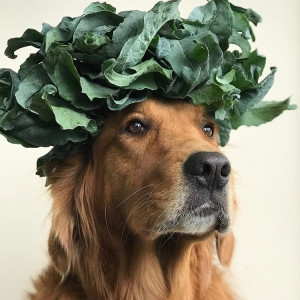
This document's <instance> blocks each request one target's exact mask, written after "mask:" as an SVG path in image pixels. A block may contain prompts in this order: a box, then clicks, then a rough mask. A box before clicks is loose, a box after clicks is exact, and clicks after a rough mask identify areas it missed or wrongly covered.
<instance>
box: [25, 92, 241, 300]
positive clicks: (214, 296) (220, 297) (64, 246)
mask: <svg viewBox="0 0 300 300" xmlns="http://www.w3.org/2000/svg"><path fill="white" fill-rule="evenodd" d="M105 118H106V119H105V123H104V126H103V128H102V130H101V132H100V134H99V135H98V136H97V137H96V138H95V139H94V140H93V141H92V142H91V143H89V144H88V145H86V146H83V147H82V148H81V149H80V150H79V151H78V152H77V153H76V154H74V155H71V156H69V157H68V158H66V159H64V160H57V161H55V162H52V163H50V164H49V166H48V174H49V175H48V181H49V184H50V191H51V196H52V198H53V205H52V226H51V230H50V236H49V254H50V258H51V262H50V265H49V266H48V267H47V268H46V269H45V270H44V271H43V272H42V273H41V275H40V276H39V277H38V278H37V279H36V280H35V282H34V285H35V292H33V293H31V294H30V299H32V300H54V299H55V300H56V299H59V300H75V299H76V300H84V299H89V300H196V299H197V300H202V299H203V300H229V299H233V298H234V291H233V290H232V288H231V286H230V284H229V283H228V282H227V280H226V273H227V269H228V267H229V265H230V262H231V258H232V254H233V249H234V236H233V233H232V223H233V221H234V218H235V214H236V210H237V201H236V198H235V195H234V191H233V175H232V172H231V166H230V162H229V161H228V159H227V158H226V157H225V156H224V154H222V152H221V150H220V148H219V146H218V129H217V126H216V124H215V123H214V122H213V120H212V119H210V118H209V117H208V116H207V115H206V113H205V110H204V108H203V107H202V106H195V105H193V104H191V103H189V102H187V101H183V100H178V101H177V100H168V99H162V98H151V99H148V100H146V101H143V102H140V103H135V104H132V105H129V106H128V107H126V108H125V109H123V110H121V111H116V112H110V113H108V114H107V115H106V117H105Z"/></svg>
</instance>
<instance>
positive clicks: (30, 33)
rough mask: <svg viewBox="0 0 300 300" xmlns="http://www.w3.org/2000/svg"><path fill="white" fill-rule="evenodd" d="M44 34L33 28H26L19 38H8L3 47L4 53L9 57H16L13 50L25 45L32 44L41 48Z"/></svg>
mask: <svg viewBox="0 0 300 300" xmlns="http://www.w3.org/2000/svg"><path fill="white" fill-rule="evenodd" d="M43 39H44V36H43V35H42V34H41V33H39V32H38V31H36V30H34V29H27V30H26V31H25V32H24V33H23V35H22V36H21V37H19V38H12V39H9V40H8V42H7V48H6V49H5V52H4V53H5V55H6V56H8V57H9V58H16V57H17V55H15V51H16V50H18V49H20V48H23V47H27V46H33V47H36V48H41V46H42V43H43Z"/></svg>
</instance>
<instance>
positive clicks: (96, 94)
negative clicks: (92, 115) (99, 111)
mask: <svg viewBox="0 0 300 300" xmlns="http://www.w3.org/2000/svg"><path fill="white" fill-rule="evenodd" d="M80 85H81V89H82V92H83V93H84V94H86V95H87V96H88V97H89V99H90V100H91V101H93V100H94V99H95V98H100V99H102V98H107V97H109V96H113V97H115V96H117V95H118V93H119V91H118V90H115V89H111V88H108V87H105V86H102V85H100V84H98V83H95V82H93V81H90V80H87V79H86V78H84V77H80Z"/></svg>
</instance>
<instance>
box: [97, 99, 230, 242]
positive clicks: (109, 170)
mask: <svg viewBox="0 0 300 300" xmlns="http://www.w3.org/2000/svg"><path fill="white" fill-rule="evenodd" d="M217 135H218V134H217V127H216V125H215V123H214V122H213V121H212V120H211V119H209V118H208V117H207V116H206V115H205V112H204V109H203V108H202V107H201V106H194V105H193V104H190V103H187V102H183V101H178V102H174V101H172V102H168V101H166V100H165V101H162V100H153V99H149V100H147V101H144V102H141V103H138V104H135V105H132V106H129V107H127V108H126V109H124V110H122V111H119V112H114V113H112V114H110V115H109V116H108V118H107V120H106V122H105V125H104V127H103V129H102V131H101V134H100V135H99V137H97V139H96V141H95V144H94V146H93V156H94V163H95V164H96V165H95V172H97V174H95V175H94V176H96V178H97V180H98V184H99V185H100V186H101V192H100V194H101V197H99V198H101V199H99V203H98V205H99V209H102V211H103V210H104V209H105V212H106V214H109V215H111V214H114V215H115V216H118V218H117V219H116V220H115V222H116V223H119V224H120V226H122V227H124V226H128V227H129V229H130V230H131V231H132V232H133V233H134V234H137V235H139V236H141V237H142V238H145V239H155V238H157V237H159V236H161V235H165V234H172V233H182V234H185V235H187V236H191V235H193V236H196V237H204V236H207V235H209V234H211V233H212V232H214V231H215V230H218V231H220V232H225V231H226V230H227V229H228V226H229V222H230V216H231V214H232V212H233V210H234V201H233V196H232V178H231V177H232V176H231V166H230V163H229V161H228V159H227V158H226V157H225V156H224V155H223V154H222V153H221V151H220V149H219V147H218V137H217Z"/></svg>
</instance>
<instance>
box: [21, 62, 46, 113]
mask: <svg viewBox="0 0 300 300" xmlns="http://www.w3.org/2000/svg"><path fill="white" fill-rule="evenodd" d="M50 83H51V80H50V78H49V76H48V75H47V73H46V71H45V69H44V68H43V66H42V65H41V64H39V65H33V66H32V67H31V68H30V72H29V73H28V74H27V76H26V77H25V78H24V79H23V80H22V81H21V83H20V85H19V89H18V91H17V92H16V99H17V102H18V103H19V105H21V106H22V107H24V108H26V107H27V104H26V103H27V101H28V100H29V99H30V97H31V96H32V95H34V94H35V93H36V92H37V91H39V90H40V89H42V87H43V86H44V85H46V84H50Z"/></svg>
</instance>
